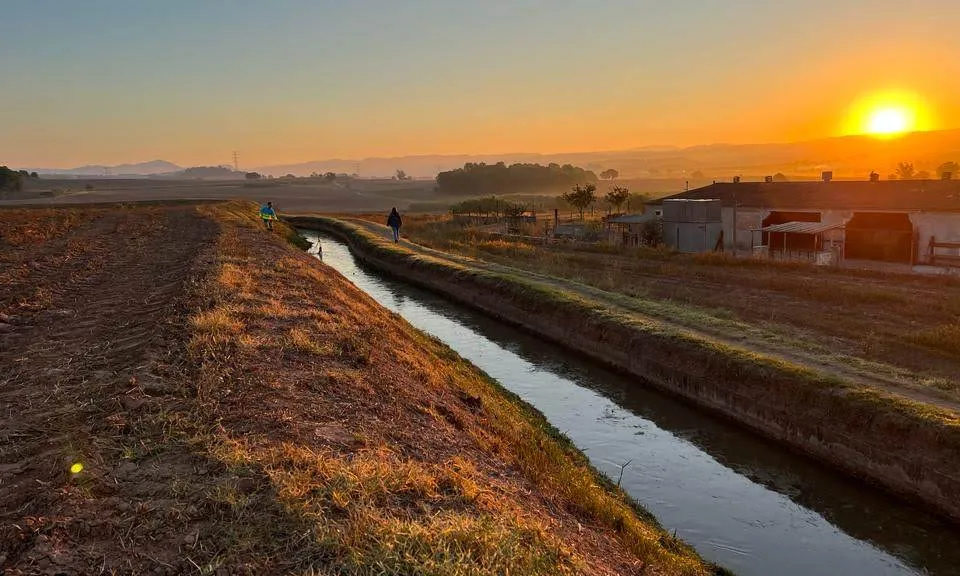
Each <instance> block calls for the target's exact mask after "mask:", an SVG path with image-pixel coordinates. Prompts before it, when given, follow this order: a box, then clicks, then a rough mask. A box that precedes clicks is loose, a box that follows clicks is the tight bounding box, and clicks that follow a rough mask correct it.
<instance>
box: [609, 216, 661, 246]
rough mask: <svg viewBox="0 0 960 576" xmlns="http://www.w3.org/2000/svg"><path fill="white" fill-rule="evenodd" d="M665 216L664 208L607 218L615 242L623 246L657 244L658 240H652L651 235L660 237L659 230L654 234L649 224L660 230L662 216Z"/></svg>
mask: <svg viewBox="0 0 960 576" xmlns="http://www.w3.org/2000/svg"><path fill="white" fill-rule="evenodd" d="M662 216H663V211H662V210H659V209H658V210H650V211H648V212H644V213H642V214H620V215H618V216H611V217H610V218H607V221H606V222H607V225H608V226H610V229H611V230H612V234H611V236H610V238H611V240H612V241H613V243H614V244H620V245H623V246H643V245H645V244H656V240H653V241H651V240H650V238H648V237H650V236H656V237H659V232H657V233H656V234H653V233H651V232H648V231H647V229H648V227H649V226H655V227H657V229H658V230H659V228H660V226H661V222H660V218H661V217H662Z"/></svg>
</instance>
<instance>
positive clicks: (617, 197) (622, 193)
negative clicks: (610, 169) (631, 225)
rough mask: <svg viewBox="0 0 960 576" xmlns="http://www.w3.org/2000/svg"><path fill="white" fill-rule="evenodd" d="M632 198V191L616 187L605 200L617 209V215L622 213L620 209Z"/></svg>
mask: <svg viewBox="0 0 960 576" xmlns="http://www.w3.org/2000/svg"><path fill="white" fill-rule="evenodd" d="M629 198H630V190H629V189H627V188H624V187H623V186H614V187H613V188H611V189H610V191H609V192H607V196H606V198H605V200H606V201H607V202H609V203H610V205H611V206H613V207H614V208H616V209H617V213H618V214H619V213H620V207H621V206H623V205H624V204H625V203H626V202H627V199H629Z"/></svg>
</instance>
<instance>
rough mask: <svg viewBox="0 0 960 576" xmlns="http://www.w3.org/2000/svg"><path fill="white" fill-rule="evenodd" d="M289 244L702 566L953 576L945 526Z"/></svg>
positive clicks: (486, 322)
mask: <svg viewBox="0 0 960 576" xmlns="http://www.w3.org/2000/svg"><path fill="white" fill-rule="evenodd" d="M303 233H304V234H305V235H306V236H307V238H308V239H310V240H311V241H313V242H316V241H317V240H319V241H320V243H321V244H322V248H323V253H322V256H321V255H319V254H317V256H318V257H320V258H322V260H323V261H324V262H325V263H326V264H327V265H329V266H331V267H333V268H334V269H336V270H337V271H339V272H340V273H341V274H343V275H344V276H346V277H347V278H349V279H350V280H351V281H352V282H353V283H354V284H355V285H356V286H357V287H359V288H360V289H361V290H363V291H364V292H366V293H367V294H369V295H370V296H372V297H373V298H374V299H375V300H376V301H377V302H379V303H380V304H381V305H383V306H385V307H386V308H388V309H390V310H392V311H394V312H396V313H398V314H400V315H401V316H402V317H403V318H405V319H406V320H407V321H409V322H410V323H411V324H413V325H414V326H416V327H417V328H419V329H421V330H423V331H425V332H427V333H429V334H432V335H433V336H435V337H437V338H439V339H440V340H442V341H443V342H445V343H446V344H447V345H448V346H450V347H451V348H452V349H454V350H456V351H457V352H458V353H459V354H460V355H461V356H463V357H464V358H466V359H467V360H469V361H471V362H473V363H474V364H475V365H477V366H479V367H480V368H481V369H482V370H484V371H485V372H486V373H487V374H489V375H490V376H492V377H493V378H495V379H496V380H498V381H499V382H500V383H501V384H502V385H503V386H504V387H506V388H507V389H509V390H511V391H513V392H514V393H516V394H518V395H519V396H520V397H522V398H523V399H524V400H525V401H527V402H529V403H530V404H532V405H533V406H535V407H536V408H537V409H538V410H540V411H541V412H542V413H543V414H544V415H545V416H546V417H547V418H548V419H549V420H550V422H551V423H552V424H553V425H554V426H556V427H557V428H558V429H560V430H561V431H562V432H564V433H565V434H566V435H567V436H568V437H569V438H570V439H571V440H572V441H573V442H574V443H575V444H576V445H577V446H578V447H579V448H580V449H581V450H582V451H583V452H584V453H585V454H586V455H587V456H588V457H589V458H590V461H591V462H592V463H593V465H594V466H596V467H597V468H598V469H599V470H601V471H602V472H604V473H606V474H607V475H608V476H610V477H611V478H613V479H615V480H616V479H617V478H618V477H619V476H620V474H621V467H623V468H622V470H623V475H622V485H623V487H624V489H625V490H626V491H627V492H628V493H629V494H630V495H631V496H633V497H634V498H635V499H637V501H639V502H640V503H641V504H642V505H643V506H644V507H646V508H647V509H648V510H650V511H651V512H653V513H654V514H655V515H656V516H657V518H658V519H659V520H660V522H661V523H662V524H663V526H664V527H665V528H666V529H668V530H670V531H675V532H676V534H677V535H678V536H679V537H681V538H683V539H684V540H685V541H687V542H689V543H690V544H691V545H693V546H694V547H695V548H696V549H697V550H698V551H699V552H700V554H701V555H702V556H703V557H704V558H707V559H708V560H710V561H713V562H716V563H718V564H721V565H723V566H725V567H727V568H729V569H731V570H733V571H735V572H736V573H738V574H743V575H747V576H751V575H766V574H778V575H781V576H793V575H796V576H799V575H808V574H845V575H851V576H852V575H861V574H862V575H871V576H876V575H881V574H936V575H947V574H958V573H960V530H958V529H957V528H955V527H954V526H952V525H950V524H948V523H945V522H942V521H940V520H939V519H937V518H934V517H932V516H930V515H927V514H925V513H924V512H921V511H918V510H916V509H914V508H912V507H910V506H909V505H905V504H903V503H901V502H899V501H897V500H896V499H894V498H892V497H889V496H887V495H886V494H884V493H882V492H880V491H877V490H874V489H872V488H870V487H867V486H864V485H863V484H861V483H859V482H856V481H854V480H850V479H848V478H846V477H844V476H842V475H840V474H838V473H835V472H834V471H832V470H829V469H826V468H824V467H823V466H821V465H819V464H818V463H816V462H814V461H812V460H809V459H807V458H804V457H802V456H798V455H796V454H793V453H792V452H790V451H788V450H786V449H783V448H781V447H779V446H777V445H776V444H774V443H772V442H769V441H766V440H764V439H761V438H759V437H757V436H755V435H753V434H751V433H749V432H746V431H744V430H742V429H740V428H739V427H737V426H734V425H731V424H730V423H728V422H726V421H723V420H721V419H718V418H715V417H713V416H711V415H710V414H707V413H705V412H703V411H701V410H698V409H696V408H693V407H690V406H688V405H687V404H685V403H683V402H680V401H678V400H675V399H673V398H671V397H668V396H665V395H663V394H661V393H659V392H657V391H655V390H653V389H651V388H648V387H646V386H644V385H643V383H642V382H638V381H637V380H636V379H635V378H628V377H625V376H622V375H619V374H617V373H614V372H611V371H610V370H607V369H605V368H604V367H602V366H599V365H597V364H595V363H592V362H590V361H589V360H584V359H581V358H579V357H577V356H576V355H574V354H570V353H569V352H568V351H566V350H564V349H563V348H560V347H558V346H556V345H553V344H550V343H546V342H543V341H541V340H540V339H538V338H537V337H535V336H532V335H530V334H528V333H526V332H523V331H520V330H517V329H514V328H512V327H510V326H507V325H505V324H503V323H501V322H498V321H496V320H494V319H491V318H490V317H488V316H485V315H483V314H481V313H479V312H475V311H473V310H470V309H467V308H465V307H463V306H460V305H457V304H454V303H451V302H449V301H448V300H445V299H443V298H442V297H440V296H437V295H435V294H432V293H430V292H426V291H423V290H420V289H418V288H415V287H412V286H410V285H407V284H404V283H403V282H400V281H396V280H393V279H389V278H385V277H382V276H380V275H378V274H376V273H375V272H371V271H370V270H367V269H364V268H361V267H360V265H359V263H358V262H357V261H356V260H355V259H354V257H353V255H352V254H351V253H350V251H349V249H348V248H347V246H346V245H345V244H344V243H343V242H340V241H339V240H337V239H334V238H332V237H329V236H327V235H324V234H320V235H318V234H317V233H315V232H310V231H306V232H303ZM627 463H629V464H627ZM624 464H626V466H624Z"/></svg>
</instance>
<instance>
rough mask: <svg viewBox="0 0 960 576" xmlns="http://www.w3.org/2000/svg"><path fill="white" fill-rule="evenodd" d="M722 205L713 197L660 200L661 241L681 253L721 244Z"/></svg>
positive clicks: (703, 249)
mask: <svg viewBox="0 0 960 576" xmlns="http://www.w3.org/2000/svg"><path fill="white" fill-rule="evenodd" d="M722 214H723V205H722V204H721V202H720V200H719V199H716V198H697V199H681V198H676V199H667V200H664V201H663V243H664V244H666V245H667V246H670V247H671V248H674V249H676V250H678V251H680V252H709V251H711V250H716V249H717V247H721V248H722V247H723V217H722Z"/></svg>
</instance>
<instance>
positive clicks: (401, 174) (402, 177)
mask: <svg viewBox="0 0 960 576" xmlns="http://www.w3.org/2000/svg"><path fill="white" fill-rule="evenodd" d="M394 178H395V179H397V180H409V179H410V177H409V176H407V173H406V172H404V171H403V170H397V175H396V176H394Z"/></svg>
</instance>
